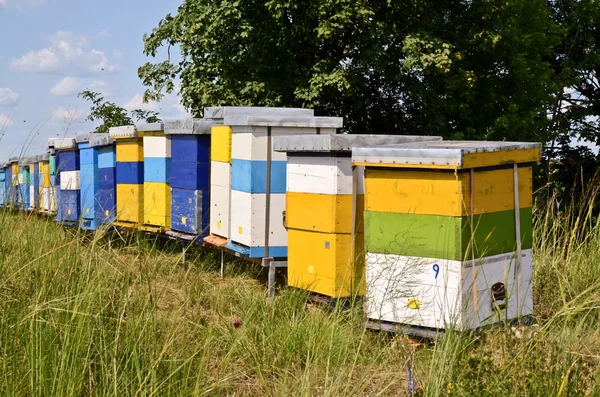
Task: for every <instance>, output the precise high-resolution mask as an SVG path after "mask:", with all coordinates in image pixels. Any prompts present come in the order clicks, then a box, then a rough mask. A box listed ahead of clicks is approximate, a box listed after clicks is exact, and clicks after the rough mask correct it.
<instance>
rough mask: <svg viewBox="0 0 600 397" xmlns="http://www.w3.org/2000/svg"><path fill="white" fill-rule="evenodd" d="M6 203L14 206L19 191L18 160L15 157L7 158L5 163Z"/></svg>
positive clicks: (15, 205)
mask: <svg viewBox="0 0 600 397" xmlns="http://www.w3.org/2000/svg"><path fill="white" fill-rule="evenodd" d="M6 189H7V193H6V196H7V205H8V206H9V207H11V208H16V207H17V203H18V191H19V160H18V159H17V158H16V157H11V158H9V159H8V163H7V164H6Z"/></svg>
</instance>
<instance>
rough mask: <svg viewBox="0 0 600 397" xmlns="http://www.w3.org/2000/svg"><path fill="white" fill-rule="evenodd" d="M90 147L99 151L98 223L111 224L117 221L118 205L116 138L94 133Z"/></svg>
mask: <svg viewBox="0 0 600 397" xmlns="http://www.w3.org/2000/svg"><path fill="white" fill-rule="evenodd" d="M90 147H91V148H93V149H95V150H96V152H97V159H98V161H97V164H98V195H97V198H96V211H97V213H96V215H95V218H96V223H97V225H98V227H101V226H109V225H111V224H112V223H113V222H114V221H115V217H116V205H117V190H116V189H117V185H116V169H117V160H116V152H115V140H114V139H113V138H111V137H110V136H109V134H92V135H91V136H90Z"/></svg>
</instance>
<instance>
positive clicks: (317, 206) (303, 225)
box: [285, 192, 364, 234]
mask: <svg viewBox="0 0 600 397" xmlns="http://www.w3.org/2000/svg"><path fill="white" fill-rule="evenodd" d="M356 204H357V216H356V220H357V232H359V233H362V231H363V229H364V228H363V222H362V219H363V215H362V214H363V212H364V197H363V195H358V196H357V199H356ZM285 213H286V226H287V227H288V228H293V229H299V230H309V231H317V232H322V233H347V234H350V233H352V195H350V194H338V195H330V194H318V193H296V192H288V193H286V211H285Z"/></svg>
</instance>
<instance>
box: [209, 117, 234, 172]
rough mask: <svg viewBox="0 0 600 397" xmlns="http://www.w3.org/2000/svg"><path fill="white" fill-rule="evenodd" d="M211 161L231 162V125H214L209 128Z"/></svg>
mask: <svg viewBox="0 0 600 397" xmlns="http://www.w3.org/2000/svg"><path fill="white" fill-rule="evenodd" d="M210 159H211V161H219V162H222V163H231V127H228V126H223V125H219V126H214V127H212V129H211V144H210Z"/></svg>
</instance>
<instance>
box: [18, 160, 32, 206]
mask: <svg viewBox="0 0 600 397" xmlns="http://www.w3.org/2000/svg"><path fill="white" fill-rule="evenodd" d="M30 163H31V159H30V158H29V157H24V158H22V159H21V160H19V176H18V184H19V188H18V192H17V195H18V196H17V197H18V207H19V209H21V210H29V203H30V189H29V187H30V186H31V173H30V171H29V164H30Z"/></svg>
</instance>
